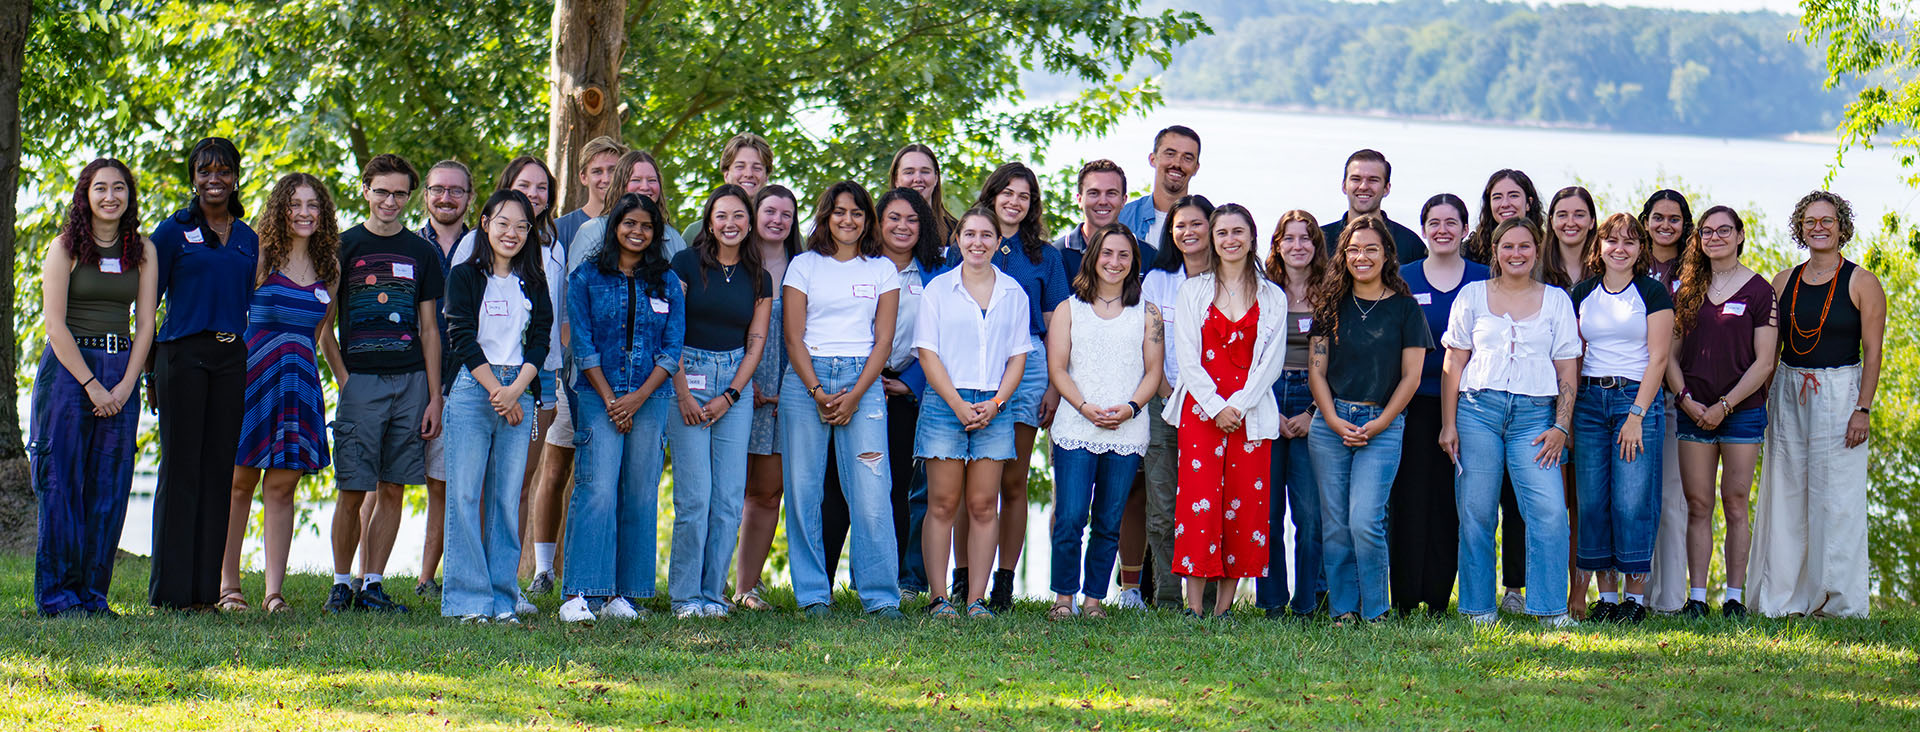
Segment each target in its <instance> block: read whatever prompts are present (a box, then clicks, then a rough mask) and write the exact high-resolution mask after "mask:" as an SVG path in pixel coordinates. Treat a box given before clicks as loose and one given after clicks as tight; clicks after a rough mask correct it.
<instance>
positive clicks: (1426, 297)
mask: <svg viewBox="0 0 1920 732" xmlns="http://www.w3.org/2000/svg"><path fill="white" fill-rule="evenodd" d="M1413 301H1414V302H1417V303H1420V304H1421V305H1432V304H1433V293H1431V292H1416V293H1413Z"/></svg>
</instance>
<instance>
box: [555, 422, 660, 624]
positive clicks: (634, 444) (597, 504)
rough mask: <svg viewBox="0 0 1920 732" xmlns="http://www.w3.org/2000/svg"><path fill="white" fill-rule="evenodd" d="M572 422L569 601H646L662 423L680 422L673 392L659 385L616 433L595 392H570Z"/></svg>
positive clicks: (649, 591)
mask: <svg viewBox="0 0 1920 732" xmlns="http://www.w3.org/2000/svg"><path fill="white" fill-rule="evenodd" d="M576 394H578V395H579V397H580V398H579V399H577V400H575V401H574V405H575V407H574V408H575V410H576V411H575V413H574V414H575V416H576V417H577V418H578V421H576V422H574V424H573V444H574V449H575V451H576V452H575V453H574V457H573V464H574V469H573V500H572V501H570V502H569V503H568V504H567V566H566V573H565V576H564V577H563V578H562V581H563V583H564V589H563V592H565V594H566V595H568V596H569V597H571V596H574V595H580V596H584V597H591V598H610V597H612V596H614V595H619V596H621V597H626V598H632V599H640V598H645V597H653V583H654V569H653V565H654V558H655V556H656V555H657V554H658V553H659V550H658V548H656V547H655V545H654V544H655V541H656V540H657V536H656V535H657V533H658V532H657V531H656V530H655V528H654V521H655V516H656V514H657V513H658V512H659V508H660V505H659V504H660V473H661V467H662V464H663V463H664V462H665V458H666V455H665V451H664V447H663V443H664V439H665V431H666V422H667V419H668V418H669V417H671V418H673V419H679V415H678V414H676V413H675V412H674V409H673V388H672V385H671V384H662V385H661V386H660V388H658V389H655V390H654V392H653V394H651V395H650V396H649V397H648V398H647V400H646V403H645V404H643V405H641V407H640V410H639V411H637V412H634V415H633V426H632V428H631V429H629V430H627V432H626V434H621V433H620V431H619V430H617V429H615V428H614V426H613V420H612V419H611V418H609V417H608V416H607V403H606V402H604V401H601V400H600V393H599V392H597V391H595V390H593V389H590V388H585V389H577V390H576Z"/></svg>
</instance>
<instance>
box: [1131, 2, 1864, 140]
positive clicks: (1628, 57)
mask: <svg viewBox="0 0 1920 732" xmlns="http://www.w3.org/2000/svg"><path fill="white" fill-rule="evenodd" d="M1178 5H1179V6H1180V7H1182V8H1183V9H1189V10H1196V11H1199V12H1200V13H1202V14H1203V15H1204V16H1205V17H1206V18H1207V20H1208V22H1209V24H1211V25H1212V26H1213V27H1214V29H1215V31H1216V35H1215V36H1213V37H1202V38H1198V39H1195V40H1194V41H1192V42H1190V43H1188V44H1187V45H1185V46H1183V47H1181V48H1180V49H1179V50H1178V51H1177V52H1176V53H1175V55H1174V61H1173V63H1172V64H1171V65H1170V66H1169V67H1168V69H1167V71H1166V74H1165V77H1164V78H1163V80H1162V88H1163V89H1164V91H1165V93H1166V96H1167V97H1168V98H1169V99H1175V100H1196V101H1217V102H1233V103H1244V104H1259V105H1272V106H1279V107H1287V108H1296V109H1315V110H1327V111H1341V112H1363V113H1387V114H1396V115H1413V116H1425V117H1439V118H1450V119H1465V120H1492V121H1513V122H1540V123H1548V124H1568V125H1581V126H1596V127H1604V128H1609V129H1616V130H1627V131H1636V132H1660V133H1677V134H1698V135H1713V136H1766V135H1778V134H1784V133H1789V132H1797V131H1809V130H1824V129H1831V128H1833V127H1834V125H1835V124H1836V123H1837V122H1838V121H1839V115H1840V111H1841V109H1842V107H1843V105H1844V104H1845V102H1846V101H1847V100H1848V99H1849V98H1851V96H1852V93H1851V92H1849V91H1847V90H1845V89H1836V90H1834V91H1831V92H1830V91H1827V90H1825V89H1824V88H1823V85H1822V84H1823V81H1824V80H1825V78H1826V70H1825V68H1824V66H1823V63H1824V57H1823V56H1822V54H1821V51H1820V50H1819V49H1817V48H1810V47H1809V46H1807V45H1806V44H1805V43H1804V42H1803V41H1802V40H1801V39H1800V38H1797V37H1795V36H1794V35H1793V33H1794V32H1795V31H1796V30H1797V29H1798V28H1799V24H1798V19H1796V18H1793V17H1789V16H1786V15H1781V14H1778V13H1765V12H1750V13H1737V14H1736V13H1697V12H1682V11H1673V10H1654V9H1646V8H1613V7H1594V6H1584V5H1565V6H1544V7H1539V8H1534V7H1530V6H1528V5H1526V4H1523V3H1519V2H1484V1H1482V0H1457V1H1455V2H1443V1H1442V0H1397V1H1395V2H1383V3H1377V4H1371V3H1344V2H1329V1H1327V0H1185V1H1183V2H1180V3H1178Z"/></svg>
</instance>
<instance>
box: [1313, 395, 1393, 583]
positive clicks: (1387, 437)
mask: <svg viewBox="0 0 1920 732" xmlns="http://www.w3.org/2000/svg"><path fill="white" fill-rule="evenodd" d="M1333 409H1334V411H1335V412H1336V413H1337V414H1338V415H1339V416H1340V418H1341V419H1344V420H1346V421H1348V422H1350V423H1352V424H1354V425H1362V424H1366V423H1367V422H1369V421H1371V420H1374V419H1377V418H1379V416H1380V413H1381V412H1382V411H1384V410H1382V409H1381V407H1379V406H1378V405H1373V404H1356V403H1353V402H1345V401H1340V400H1338V399H1336V400H1334V402H1333ZM1307 429H1308V431H1307V447H1308V449H1309V450H1310V451H1311V452H1312V453H1313V474H1314V476H1315V477H1317V478H1318V479H1319V484H1320V537H1321V543H1320V548H1321V550H1322V551H1323V552H1325V555H1326V563H1327V613H1328V614H1329V615H1332V616H1334V617H1339V616H1341V615H1345V614H1347V613H1353V612H1357V613H1360V617H1362V618H1365V619H1368V620H1372V619H1374V618H1377V617H1380V616H1382V615H1385V614H1387V610H1388V609H1389V607H1388V604H1387V603H1388V597H1387V573H1388V562H1387V498H1388V497H1389V496H1391V495H1392V493H1393V477H1394V475H1395V474H1397V473H1398V472H1399V471H1400V441H1401V438H1402V437H1404V436H1405V434H1406V429H1407V416H1406V415H1405V414H1400V415H1396V416H1395V417H1394V418H1393V422H1392V423H1391V424H1389V425H1387V428H1386V429H1385V430H1383V431H1381V433H1380V434H1378V435H1375V436H1374V437H1373V439H1371V440H1368V441H1367V445H1366V447H1347V446H1346V445H1345V444H1343V443H1342V442H1341V441H1340V436H1339V435H1336V434H1334V432H1333V429H1332V428H1330V427H1328V426H1327V419H1326V416H1325V415H1316V416H1315V417H1314V418H1313V424H1312V425H1311V426H1310V427H1308V428H1307Z"/></svg>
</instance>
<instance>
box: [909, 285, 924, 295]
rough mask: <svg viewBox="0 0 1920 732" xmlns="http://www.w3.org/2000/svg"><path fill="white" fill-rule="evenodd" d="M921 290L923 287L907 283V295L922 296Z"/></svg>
mask: <svg viewBox="0 0 1920 732" xmlns="http://www.w3.org/2000/svg"><path fill="white" fill-rule="evenodd" d="M920 290H921V287H920V286H919V285H916V284H913V283H911V282H909V283H907V294H909V295H918V294H920Z"/></svg>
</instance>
